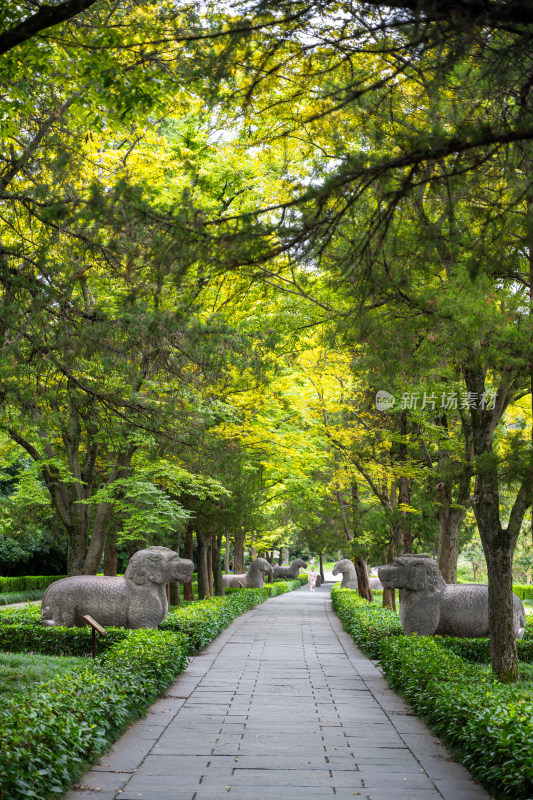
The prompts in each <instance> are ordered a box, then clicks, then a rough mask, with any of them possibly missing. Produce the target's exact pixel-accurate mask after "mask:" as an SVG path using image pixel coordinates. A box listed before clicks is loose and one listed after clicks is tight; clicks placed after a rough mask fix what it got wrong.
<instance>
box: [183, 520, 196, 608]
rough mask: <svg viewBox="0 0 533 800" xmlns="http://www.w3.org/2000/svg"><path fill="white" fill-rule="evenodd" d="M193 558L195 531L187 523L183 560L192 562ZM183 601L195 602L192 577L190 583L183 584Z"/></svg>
mask: <svg viewBox="0 0 533 800" xmlns="http://www.w3.org/2000/svg"><path fill="white" fill-rule="evenodd" d="M193 557H194V541H193V531H192V526H191V524H190V523H187V528H186V530H185V539H184V542H183V558H188V559H189V560H190V561H192V559H193ZM183 600H184V601H187V602H192V601H193V600H194V590H193V586H192V577H191V580H190V581H189V582H188V583H184V584H183Z"/></svg>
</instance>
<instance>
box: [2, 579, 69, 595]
mask: <svg viewBox="0 0 533 800" xmlns="http://www.w3.org/2000/svg"><path fill="white" fill-rule="evenodd" d="M65 577H66V576H65V575H23V576H21V577H19V578H0V593H2V594H3V593H7V592H31V591H32V590H34V589H40V590H43V591H44V589H46V587H47V586H50V584H51V583H54V581H58V580H60V578H65Z"/></svg>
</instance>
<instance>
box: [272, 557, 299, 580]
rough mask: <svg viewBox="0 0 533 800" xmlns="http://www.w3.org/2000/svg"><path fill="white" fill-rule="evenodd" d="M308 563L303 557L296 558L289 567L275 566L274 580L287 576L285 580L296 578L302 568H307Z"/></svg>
mask: <svg viewBox="0 0 533 800" xmlns="http://www.w3.org/2000/svg"><path fill="white" fill-rule="evenodd" d="M306 566H307V564H306V563H305V561H303V560H302V559H301V558H295V559H294V561H291V563H290V564H289V566H288V567H274V568H273V569H274V576H273V577H274V580H276V578H285V580H287V581H288V580H295V578H297V577H298V575H299V573H300V569H305V568H306Z"/></svg>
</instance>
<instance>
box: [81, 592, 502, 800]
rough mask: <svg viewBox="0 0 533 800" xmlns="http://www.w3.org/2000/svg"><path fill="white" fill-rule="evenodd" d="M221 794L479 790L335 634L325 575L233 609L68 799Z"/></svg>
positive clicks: (348, 799)
mask: <svg viewBox="0 0 533 800" xmlns="http://www.w3.org/2000/svg"><path fill="white" fill-rule="evenodd" d="M225 797H228V798H234V799H235V800H259V798H261V800H262V799H263V798H271V797H273V798H275V799H277V798H279V799H280V800H304V798H306V797H312V798H313V797H316V798H318V797H320V798H329V797H331V798H337V800H357V799H359V800H365V799H366V800H396V798H401V800H442V799H443V798H445V800H482V799H483V798H485V800H487V798H488V797H489V795H488V794H487V793H486V792H485V791H484V790H483V789H482V788H481V787H480V786H478V785H477V784H475V783H474V782H473V781H472V779H471V778H470V776H469V774H468V773H467V771H466V770H465V769H464V768H463V767H462V766H460V765H458V764H457V763H455V762H454V761H453V760H451V758H450V756H449V754H448V752H447V751H446V750H445V749H444V747H443V746H442V744H440V742H439V741H438V740H437V739H436V738H435V737H434V736H432V735H431V734H430V732H429V731H428V729H427V728H426V726H425V725H424V724H423V723H422V722H421V721H420V720H419V719H418V718H417V717H416V716H415V715H414V714H413V712H412V711H410V709H409V708H408V706H406V705H405V703H404V702H403V701H402V700H401V699H400V698H399V697H398V696H397V695H396V694H395V693H394V692H392V691H391V690H390V689H389V688H388V686H387V684H386V681H385V679H384V678H383V677H382V675H381V674H380V672H379V671H378V670H377V669H376V668H375V666H374V665H373V664H372V663H371V662H370V661H369V660H368V659H367V658H366V657H365V656H364V655H363V654H362V653H361V652H360V651H359V650H358V648H357V647H356V646H355V645H354V643H353V641H352V639H351V638H350V637H349V636H348V635H347V634H346V633H344V631H343V630H342V628H341V625H340V623H339V621H338V619H337V617H336V615H335V614H334V612H333V610H332V608H331V600H330V597H329V587H328V586H324V587H321V589H319V590H317V591H316V593H315V594H313V593H311V592H309V590H308V589H307V588H304V589H301V590H300V591H296V592H291V593H289V594H285V595H281V596H280V597H277V598H273V599H272V600H269V601H267V602H266V603H263V604H262V605H260V606H258V607H257V608H256V609H254V610H253V611H250V612H248V613H247V614H244V615H243V616H242V617H239V618H238V619H236V620H235V621H234V622H233V623H232V625H231V626H230V627H229V628H228V629H227V630H226V631H224V633H223V634H222V635H221V636H220V637H219V638H218V639H217V640H216V641H215V642H213V643H212V644H211V645H210V646H209V647H208V648H206V650H204V651H203V653H201V654H200V655H199V656H197V657H196V658H195V659H193V661H192V662H191V664H190V665H189V667H188V668H187V670H186V671H185V672H184V673H183V674H182V675H181V676H180V677H179V678H178V679H177V680H176V682H175V683H174V684H173V686H172V687H171V688H170V689H169V691H168V694H167V695H166V696H165V697H163V698H161V699H159V700H158V701H157V702H156V703H155V704H154V705H153V706H152V707H151V709H150V710H149V712H148V714H147V717H146V718H145V719H142V720H140V721H139V722H137V723H136V724H135V725H133V726H132V727H131V728H130V729H129V730H128V731H127V732H126V734H125V735H124V736H123V737H122V738H121V739H120V740H119V741H118V742H117V743H116V744H115V745H114V747H113V748H112V749H111V750H110V752H109V753H108V754H107V755H106V756H105V757H104V758H102V759H101V761H100V763H99V764H98V765H97V766H96V767H95V768H94V769H92V770H91V771H90V772H89V773H87V774H86V775H85V777H84V779H83V781H82V783H81V784H80V786H79V787H77V788H76V789H73V790H71V791H70V792H69V793H68V794H67V795H66V797H65V800H119V798H120V800H223V798H225Z"/></svg>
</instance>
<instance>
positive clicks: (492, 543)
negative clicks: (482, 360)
mask: <svg viewBox="0 0 533 800" xmlns="http://www.w3.org/2000/svg"><path fill="white" fill-rule="evenodd" d="M463 371H464V377H465V383H466V386H467V389H468V391H469V392H476V395H477V396H478V397H481V396H482V395H483V393H484V392H485V371H484V369H483V368H482V367H481V366H480V365H479V364H478V363H476V362H474V361H472V362H470V363H469V364H468V366H467V367H464V369H463ZM511 395H512V379H511V382H510V383H508V384H506V383H505V380H504V381H502V384H501V385H500V387H499V389H498V395H497V402H496V404H495V408H494V409H493V410H492V411H491V410H485V409H481V410H480V409H471V411H470V414H471V419H472V432H473V437H474V448H475V449H474V454H475V456H476V459H477V475H476V484H475V492H474V494H475V503H474V513H475V516H476V522H477V524H478V528H479V534H480V537H481V544H482V545H483V551H484V553H485V560H486V562H487V575H488V584H489V629H490V652H491V663H492V670H493V672H494V674H495V675H496V677H497V678H498V680H500V681H501V682H502V683H512V682H515V681H518V679H519V672H518V657H517V652H516V641H515V638H514V633H513V603H512V590H513V553H514V549H515V546H516V542H517V540H518V534H519V532H520V527H521V525H522V521H523V519H524V515H525V512H526V510H527V509H528V508H529V505H530V504H531V474H529V475H528V476H527V477H526V478H525V479H524V480H523V481H522V484H521V486H520V489H519V490H518V493H517V495H516V499H515V501H514V503H513V507H512V509H511V512H510V514H509V522H508V525H507V528H506V529H503V528H502V526H501V523H500V491H499V475H498V462H497V459H496V458H495V457H494V456H493V450H492V440H493V435H494V430H495V428H496V424H497V422H498V420H499V419H500V418H501V415H502V414H503V412H504V410H505V408H506V405H507V402H508V398H509V397H510V396H511ZM530 469H531V468H530Z"/></svg>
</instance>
